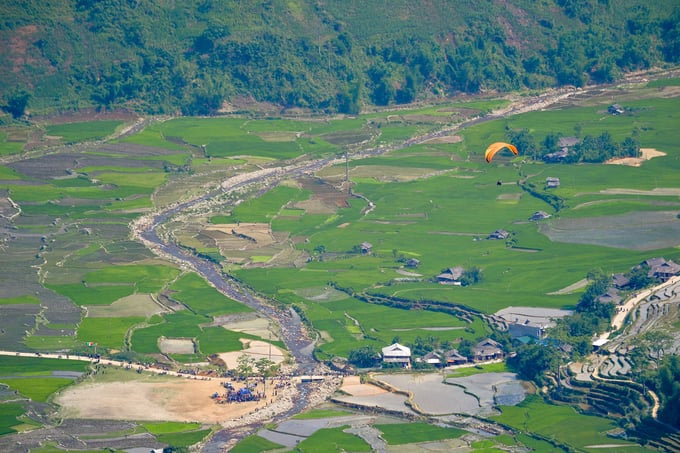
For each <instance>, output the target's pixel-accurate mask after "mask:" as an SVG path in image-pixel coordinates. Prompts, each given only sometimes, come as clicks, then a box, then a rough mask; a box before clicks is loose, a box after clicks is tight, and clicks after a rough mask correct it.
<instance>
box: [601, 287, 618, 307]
mask: <svg viewBox="0 0 680 453" xmlns="http://www.w3.org/2000/svg"><path fill="white" fill-rule="evenodd" d="M597 300H598V301H599V302H602V303H605V304H606V303H609V304H615V305H618V304H620V303H621V301H622V300H623V298H622V297H621V296H620V295H619V290H617V289H616V288H607V292H605V293H604V294H602V295H601V296H600V297H598V298H597Z"/></svg>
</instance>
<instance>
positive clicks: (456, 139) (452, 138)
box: [425, 135, 463, 143]
mask: <svg viewBox="0 0 680 453" xmlns="http://www.w3.org/2000/svg"><path fill="white" fill-rule="evenodd" d="M462 141H463V137H461V136H460V135H447V136H445V137H435V138H433V139H430V140H428V141H426V142H425V143H460V142H462Z"/></svg>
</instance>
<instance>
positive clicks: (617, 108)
mask: <svg viewBox="0 0 680 453" xmlns="http://www.w3.org/2000/svg"><path fill="white" fill-rule="evenodd" d="M607 112H609V113H610V114H612V115H620V114H622V113H623V112H625V110H624V109H623V107H622V106H621V105H619V104H612V105H610V106H609V107H607Z"/></svg>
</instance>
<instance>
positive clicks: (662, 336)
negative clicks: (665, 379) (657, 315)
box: [638, 330, 675, 364]
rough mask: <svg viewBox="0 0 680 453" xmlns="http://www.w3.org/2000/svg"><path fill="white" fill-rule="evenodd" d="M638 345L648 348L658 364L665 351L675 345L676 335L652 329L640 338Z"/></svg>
mask: <svg viewBox="0 0 680 453" xmlns="http://www.w3.org/2000/svg"><path fill="white" fill-rule="evenodd" d="M638 340H639V341H638V346H639V347H641V348H643V349H644V350H646V351H647V352H648V353H649V354H650V355H651V357H653V358H654V359H655V361H656V363H657V364H658V363H659V362H660V361H661V357H662V356H663V354H664V353H665V351H666V350H667V349H668V348H670V347H671V346H673V342H674V340H675V339H674V337H673V335H671V334H669V333H668V332H664V331H662V330H650V331H649V332H645V333H643V334H642V335H640V337H639V338H638Z"/></svg>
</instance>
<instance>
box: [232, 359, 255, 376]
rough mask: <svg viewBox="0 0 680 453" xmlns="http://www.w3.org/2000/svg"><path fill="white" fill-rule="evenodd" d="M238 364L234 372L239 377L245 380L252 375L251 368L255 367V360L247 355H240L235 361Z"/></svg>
mask: <svg viewBox="0 0 680 453" xmlns="http://www.w3.org/2000/svg"><path fill="white" fill-rule="evenodd" d="M236 362H237V363H238V365H237V367H236V372H237V373H238V375H239V376H240V377H243V378H247V377H249V376H252V375H253V371H254V369H253V367H254V366H255V359H254V358H253V357H251V356H249V355H248V354H241V355H240V356H238V359H236Z"/></svg>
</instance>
